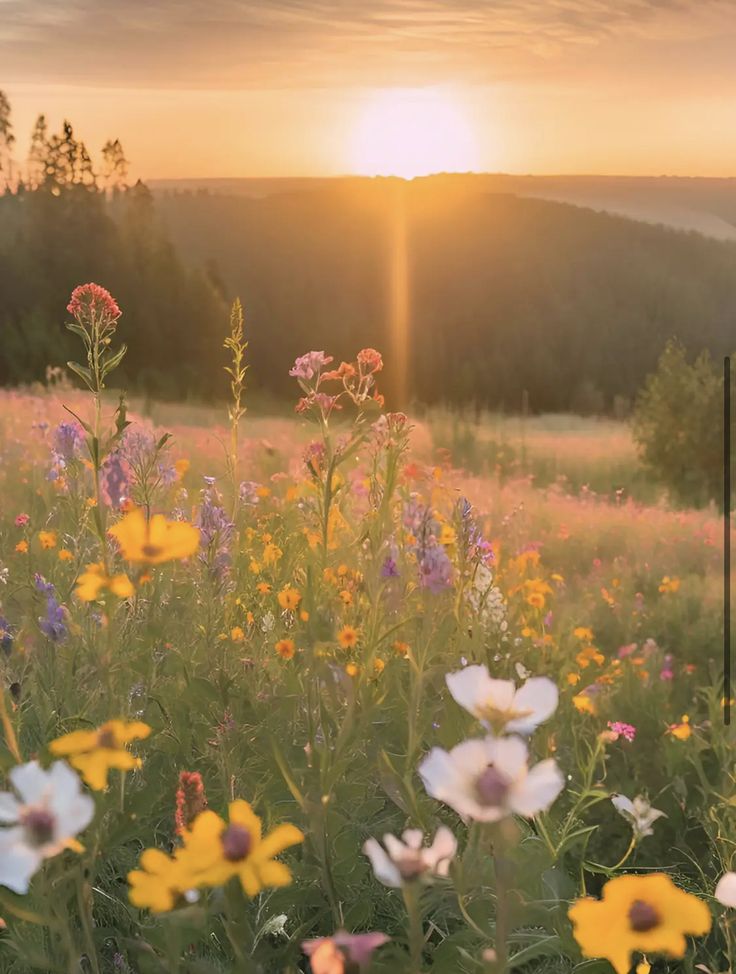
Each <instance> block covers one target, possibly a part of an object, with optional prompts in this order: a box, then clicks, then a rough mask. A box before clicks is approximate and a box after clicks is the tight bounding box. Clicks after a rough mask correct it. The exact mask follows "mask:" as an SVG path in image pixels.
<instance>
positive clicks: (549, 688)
mask: <svg viewBox="0 0 736 974" xmlns="http://www.w3.org/2000/svg"><path fill="white" fill-rule="evenodd" d="M445 680H446V682H447V687H448V689H449V691H450V693H451V694H452V696H453V698H454V699H455V700H456V702H457V703H459V704H460V706H461V707H464V708H465V709H466V710H467V711H468V713H471V714H472V715H473V716H474V717H476V718H477V719H478V720H479V721H480V722H481V723H482V724H483V725H484V726H486V727H488V728H489V729H491V730H493V731H495V732H496V733H501V732H502V731H508V732H511V733H515V734H531V733H532V731H534V730H535V729H536V728H537V727H538V726H539V725H540V724H541V723H542V722H543V721H545V720H547V718H548V717H550V716H551V715H552V714H553V713H554V712H555V710H556V709H557V699H558V691H557V687H556V685H555V684H554V683H553V682H552V680H548V679H547V677H546V676H534V677H532V678H531V679H530V680H527V681H526V683H523V684H522V685H521V687H520V688H519V689H518V690H517V689H516V685H515V684H514V682H513V680H494V679H493V678H492V677H491V676H490V674H489V673H488V667H487V666H468V667H466V668H465V669H464V670H460V671H458V672H457V673H448V674H447V676H446V677H445Z"/></svg>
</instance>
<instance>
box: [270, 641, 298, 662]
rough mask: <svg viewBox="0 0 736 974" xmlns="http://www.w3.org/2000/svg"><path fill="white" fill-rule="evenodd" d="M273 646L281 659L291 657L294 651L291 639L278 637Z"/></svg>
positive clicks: (294, 647)
mask: <svg viewBox="0 0 736 974" xmlns="http://www.w3.org/2000/svg"><path fill="white" fill-rule="evenodd" d="M275 648H276V652H277V653H278V654H279V656H280V657H281V659H293V658H294V654H295V653H296V646H295V645H294V640H293V639H279V641H278V642H277V643H276V647H275Z"/></svg>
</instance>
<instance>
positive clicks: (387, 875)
mask: <svg viewBox="0 0 736 974" xmlns="http://www.w3.org/2000/svg"><path fill="white" fill-rule="evenodd" d="M402 840H403V841H402ZM423 841H424V834H423V833H422V832H421V830H420V829H407V830H406V832H404V834H403V835H402V836H401V839H397V838H396V836H395V835H384V837H383V845H381V843H380V842H379V841H378V840H377V839H368V840H367V842H365V844H364V845H363V852H364V853H365V855H366V856H368V858H369V859H370V861H371V866H373V872H374V873H375V876H376V879H378V880H380V882H382V883H383V885H384V886H392V887H394V888H396V889H398V888H399V887H400V886H402V885H403V884H404V883H408V882H411V881H412V880H414V879H421V880H423V881H425V882H426V881H431V880H432V878H433V877H435V876H447V873H448V871H449V868H450V863H451V862H452V860H453V859H454V858H455V853H456V852H457V840H456V839H455V836H454V835H453V834H452V832H451V831H450V830H449V829H448V828H447V826H446V825H442V826H440V828H438V829H437V832H436V834H435V837H434V841H433V842H432V845H430V846H424V845H423V844H422V843H423Z"/></svg>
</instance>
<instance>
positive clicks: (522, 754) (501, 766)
mask: <svg viewBox="0 0 736 974" xmlns="http://www.w3.org/2000/svg"><path fill="white" fill-rule="evenodd" d="M528 759H529V751H528V750H527V746H526V744H525V743H524V742H523V741H522V740H521V738H520V737H498V738H488V761H487V763H488V764H494V765H495V766H496V767H497V768H498V770H499V771H500V772H501V773H502V774H504V775H505V776H506V777H507V778H508V779H509V780H510V781H515V780H516V779H517V778H519V777H520V776H522V775H523V774H524V773H525V771H526V765H527V761H528Z"/></svg>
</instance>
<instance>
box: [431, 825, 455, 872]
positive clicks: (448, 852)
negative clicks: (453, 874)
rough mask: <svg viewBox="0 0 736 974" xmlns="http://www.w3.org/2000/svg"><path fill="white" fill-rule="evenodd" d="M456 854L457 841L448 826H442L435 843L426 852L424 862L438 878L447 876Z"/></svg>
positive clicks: (438, 830)
mask: <svg viewBox="0 0 736 974" xmlns="http://www.w3.org/2000/svg"><path fill="white" fill-rule="evenodd" d="M456 852H457V839H456V838H455V836H454V835H453V834H452V832H451V831H450V829H448V828H447V826H446V825H441V826H440V827H439V828H438V829H437V833H436V835H435V837H434V842H433V843H432V845H431V846H430V847H429V849H426V850H425V852H424V861H425V862H426V863H427V865H428V866H429V868H430V869H431V870H432V871H433V872H435V873H436V874H437V875H438V876H446V875H447V873H448V871H449V868H450V863H451V862H452V860H453V859H454V858H455V853H456Z"/></svg>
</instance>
